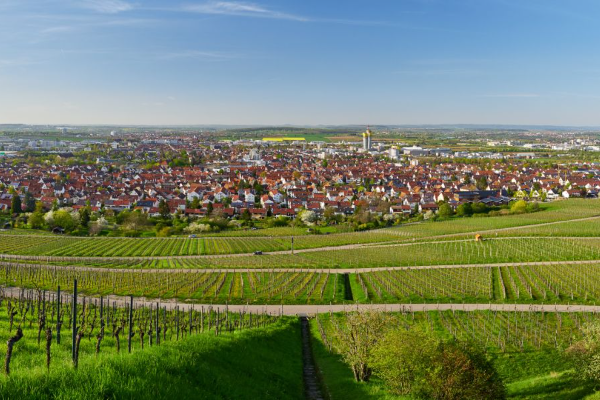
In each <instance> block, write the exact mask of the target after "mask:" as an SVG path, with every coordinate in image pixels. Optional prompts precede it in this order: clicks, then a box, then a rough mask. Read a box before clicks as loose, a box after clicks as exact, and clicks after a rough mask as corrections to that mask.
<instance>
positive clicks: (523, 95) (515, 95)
mask: <svg viewBox="0 0 600 400" xmlns="http://www.w3.org/2000/svg"><path fill="white" fill-rule="evenodd" d="M476 97H491V98H495V97H498V98H502V97H507V98H531V97H540V95H539V94H537V93H498V94H481V95H478V96H476Z"/></svg>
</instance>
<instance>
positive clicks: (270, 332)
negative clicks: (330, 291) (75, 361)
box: [0, 320, 304, 399]
mask: <svg viewBox="0 0 600 400" xmlns="http://www.w3.org/2000/svg"><path fill="white" fill-rule="evenodd" d="M298 331H299V326H298V322H297V321H291V320H287V321H284V322H282V323H279V324H277V325H274V326H271V327H267V328H260V329H255V330H253V331H245V332H242V333H238V334H235V335H234V336H227V335H224V336H220V337H214V336H212V335H209V334H206V335H198V336H192V337H190V338H188V339H185V340H183V341H180V342H168V343H166V344H163V345H161V346H160V347H156V346H155V347H152V348H146V349H145V350H143V351H138V352H135V353H133V354H132V355H127V354H121V355H119V354H114V353H112V354H108V353H105V354H102V355H101V357H100V358H99V359H98V360H96V359H94V357H92V356H90V357H85V358H83V359H82V360H81V361H80V366H79V370H78V371H75V370H74V369H73V368H72V367H71V366H70V364H69V363H62V364H61V365H57V366H53V368H52V369H51V371H50V373H49V374H48V373H46V372H45V368H43V367H38V368H32V369H30V370H20V371H18V370H15V371H14V373H13V374H11V375H10V377H9V378H6V377H5V376H1V377H0V398H3V399H4V398H6V399H9V398H10V399H17V398H28V399H48V398H54V399H101V398H105V399H112V398H115V399H116V398H118V399H192V398H196V399H283V398H285V399H301V398H303V397H304V396H303V383H302V357H301V345H300V335H299V333H298ZM18 345H19V344H17V346H15V349H16V350H15V352H18Z"/></svg>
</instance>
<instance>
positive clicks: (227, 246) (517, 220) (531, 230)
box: [0, 200, 600, 257]
mask: <svg viewBox="0 0 600 400" xmlns="http://www.w3.org/2000/svg"><path fill="white" fill-rule="evenodd" d="M543 207H544V208H545V210H543V211H540V212H536V213H531V214H519V215H508V216H498V217H485V218H475V217H473V218H460V219H451V220H448V221H442V222H424V223H417V224H410V225H406V226H399V227H393V228H385V229H378V230H371V231H365V232H350V233H335V234H321V235H307V234H305V232H304V234H299V235H294V236H292V235H293V232H294V230H292V229H288V228H284V229H285V230H284V231H281V232H279V233H286V234H277V235H273V236H264V235H265V234H267V233H269V232H271V231H268V230H265V232H262V233H261V234H262V235H263V236H258V234H257V233H256V232H260V231H248V234H244V232H245V231H243V232H238V233H237V234H238V235H239V236H238V235H232V236H214V237H210V236H208V237H198V238H189V237H173V238H121V237H66V236H56V235H48V234H44V235H27V234H25V233H24V232H23V231H16V232H18V233H10V232H3V233H2V234H0V253H1V254H22V255H30V256H42V255H43V256H53V257H173V256H203V255H227V254H244V253H253V252H254V251H262V252H281V251H291V250H305V249H318V248H323V247H336V246H348V245H350V246H351V245H361V244H365V245H366V244H377V243H394V242H396V243H399V242H407V241H413V240H417V239H418V240H425V239H427V238H429V237H431V238H435V237H438V236H444V235H461V234H465V233H467V232H471V233H472V232H478V231H496V230H501V231H500V232H501V235H515V234H518V235H519V236H523V235H530V236H598V230H596V229H595V225H596V223H597V220H596V219H588V220H582V221H577V222H569V220H574V219H581V218H592V217H597V216H600V202H597V201H589V200H588V201H586V200H568V201H560V202H555V203H550V204H546V205H544V206H543ZM548 223H552V225H544V226H539V227H535V225H536V224H538V225H539V224H548ZM580 225H581V227H582V229H581V230H580V231H578V229H577V227H578V226H580ZM563 227H564V228H563ZM512 228H514V229H512ZM502 229H508V230H504V231H502ZM521 232H524V234H521ZM561 232H562V233H561ZM577 232H579V233H577ZM288 233H289V234H288ZM498 233H499V232H496V234H498Z"/></svg>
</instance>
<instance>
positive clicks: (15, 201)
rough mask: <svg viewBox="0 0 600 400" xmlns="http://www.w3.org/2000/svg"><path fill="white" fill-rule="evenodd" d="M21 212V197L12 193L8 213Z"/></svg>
mask: <svg viewBox="0 0 600 400" xmlns="http://www.w3.org/2000/svg"><path fill="white" fill-rule="evenodd" d="M22 212H23V210H22V209H21V197H20V196H19V195H18V194H17V193H14V194H13V196H12V200H11V203H10V213H11V214H21V213H22Z"/></svg>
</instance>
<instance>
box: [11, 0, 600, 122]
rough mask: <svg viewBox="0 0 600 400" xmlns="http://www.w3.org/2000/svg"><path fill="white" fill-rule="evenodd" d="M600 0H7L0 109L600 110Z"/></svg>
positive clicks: (424, 115) (228, 116) (16, 117)
mask: <svg viewBox="0 0 600 400" xmlns="http://www.w3.org/2000/svg"><path fill="white" fill-rule="evenodd" d="M599 45H600V2H599V1H595V0H587V1H586V0H572V1H566V0H564V1H554V0H389V1H377V0H369V1H353V0H347V1H346V0H345V1H334V0H296V1H291V0H280V1H268V0H257V1H252V2H242V1H199V0H189V1H186V0H182V1H179V0H170V1H158V0H151V1H145V0H137V1H129V0H35V1H33V0H0V123H34V124H41V123H49V124H438V123H475V124H483V123H494V124H556V125H595V126H599V125H600V51H598V50H599V48H600V47H599Z"/></svg>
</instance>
